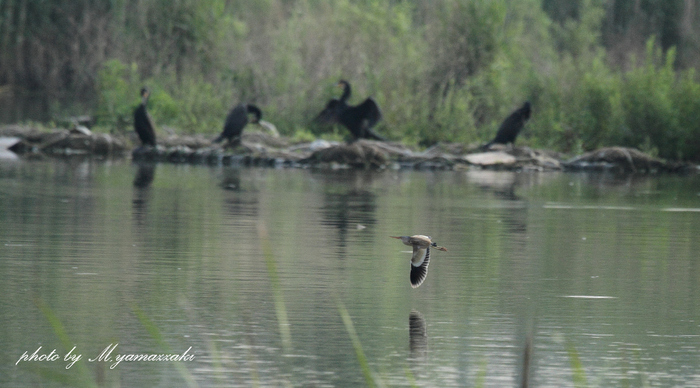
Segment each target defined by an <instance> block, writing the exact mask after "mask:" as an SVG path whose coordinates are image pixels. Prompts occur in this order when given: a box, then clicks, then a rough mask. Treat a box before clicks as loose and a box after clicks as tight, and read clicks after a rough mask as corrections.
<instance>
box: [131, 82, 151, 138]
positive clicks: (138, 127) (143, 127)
mask: <svg viewBox="0 0 700 388" xmlns="http://www.w3.org/2000/svg"><path fill="white" fill-rule="evenodd" d="M150 95H151V92H150V91H149V90H148V89H147V88H143V89H141V104H140V105H139V106H138V107H137V108H136V110H135V111H134V130H135V131H136V134H137V135H139V139H141V143H143V145H150V146H151V147H155V146H156V132H155V128H156V126H155V125H154V124H153V119H152V118H151V115H150V114H148V111H147V110H146V104H148V96H150Z"/></svg>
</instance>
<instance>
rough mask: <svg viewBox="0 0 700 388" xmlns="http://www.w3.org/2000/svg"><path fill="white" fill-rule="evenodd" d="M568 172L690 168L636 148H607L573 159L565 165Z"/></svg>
mask: <svg viewBox="0 0 700 388" xmlns="http://www.w3.org/2000/svg"><path fill="white" fill-rule="evenodd" d="M563 165H564V167H565V168H566V169H568V170H591V171H608V170H615V171H619V172H650V173H654V172H660V171H669V172H672V171H681V170H684V169H686V168H688V167H689V165H688V164H685V163H669V162H666V161H664V160H662V159H659V158H655V157H653V156H651V155H648V154H645V153H643V152H642V151H639V150H637V149H634V148H626V147H605V148H601V149H598V150H595V151H591V152H587V153H585V154H583V155H580V156H577V157H575V158H572V159H570V160H568V161H566V162H564V163H563Z"/></svg>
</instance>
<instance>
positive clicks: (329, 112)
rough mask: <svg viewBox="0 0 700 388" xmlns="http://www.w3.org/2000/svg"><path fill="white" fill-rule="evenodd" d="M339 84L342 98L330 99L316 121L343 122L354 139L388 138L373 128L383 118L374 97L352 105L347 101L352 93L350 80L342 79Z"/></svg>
mask: <svg viewBox="0 0 700 388" xmlns="http://www.w3.org/2000/svg"><path fill="white" fill-rule="evenodd" d="M338 86H339V87H342V88H343V94H342V95H341V96H340V99H337V98H333V99H331V100H330V101H328V104H326V107H325V109H323V111H321V113H319V115H318V116H317V117H316V121H318V122H322V123H340V124H342V125H343V126H345V128H347V129H348V130H349V131H350V133H351V134H352V136H353V140H357V139H372V140H386V139H385V138H384V137H382V136H379V135H378V134H376V133H375V132H374V131H373V130H372V127H374V126H375V125H376V124H377V123H378V122H379V120H381V119H382V112H381V111H380V110H379V105H377V103H376V102H375V101H374V99H373V98H372V97H367V99H365V100H364V101H363V102H362V103H361V104H360V105H356V106H350V105H348V103H347V100H348V98H350V94H351V93H352V91H351V90H352V89H351V88H350V83H348V81H340V82H338Z"/></svg>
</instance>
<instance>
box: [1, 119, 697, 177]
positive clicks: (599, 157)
mask: <svg viewBox="0 0 700 388" xmlns="http://www.w3.org/2000/svg"><path fill="white" fill-rule="evenodd" d="M0 137H4V138H10V137H12V138H16V139H17V141H16V142H15V143H14V144H12V145H11V146H10V147H9V150H11V151H12V152H14V153H15V154H17V155H20V156H23V157H42V156H48V157H67V156H70V157H76V156H78V157H97V158H129V157H130V158H132V159H133V160H135V161H150V162H167V163H193V164H209V165H242V166H277V167H300V168H305V167H314V168H363V169H366V168H375V169H380V168H394V169H400V168H411V169H446V170H452V169H472V168H481V169H495V170H537V171H558V170H566V171H614V172H623V173H657V172H681V171H684V172H685V171H698V168H697V166H695V165H690V164H686V163H677V162H667V161H664V160H661V159H658V158H654V157H652V156H650V155H647V154H644V153H642V152H641V151H639V150H636V149H632V148H623V147H609V148H603V149H599V150H596V151H592V152H588V153H586V154H583V155H580V156H576V157H574V158H567V157H566V156H564V155H561V154H559V153H556V152H552V151H547V150H535V149H531V148H528V147H510V146H507V147H506V146H495V147H493V148H492V149H490V150H489V151H488V152H481V151H480V150H479V149H478V147H476V146H467V145H464V144H457V143H439V144H437V145H435V146H433V147H430V148H428V149H426V150H421V151H419V150H415V149H413V148H411V147H407V146H405V145H403V144H400V143H395V142H379V141H372V140H359V141H355V142H352V143H345V142H333V141H326V140H315V141H313V142H310V143H293V142H291V141H290V140H289V139H286V138H284V137H275V136H272V135H270V134H268V133H264V132H256V131H247V132H245V133H244V134H243V137H242V139H241V142H240V144H239V145H237V146H235V147H229V146H227V145H220V144H213V143H212V141H211V138H208V137H205V136H202V135H196V136H175V135H172V136H164V137H161V138H160V139H159V144H158V146H157V147H143V146H140V147H135V146H134V145H133V144H134V142H133V139H129V138H125V137H124V136H114V135H110V134H95V133H92V132H90V131H89V130H87V128H84V127H83V128H80V127H78V126H76V127H74V128H73V129H71V130H66V129H59V130H54V131H50V132H46V131H40V130H38V129H35V128H31V127H21V126H6V127H2V128H0Z"/></svg>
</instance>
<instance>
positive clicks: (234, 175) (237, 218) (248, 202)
mask: <svg viewBox="0 0 700 388" xmlns="http://www.w3.org/2000/svg"><path fill="white" fill-rule="evenodd" d="M221 173H222V178H221V184H220V186H221V188H222V189H224V190H225V191H226V193H225V194H224V195H223V199H224V203H223V206H224V208H223V210H224V214H226V215H227V216H228V218H229V220H230V222H231V223H232V224H235V225H239V226H243V225H248V226H249V225H256V220H257V219H258V217H259V206H260V204H259V195H260V193H259V191H258V190H257V189H256V188H255V185H253V184H251V182H250V181H249V180H247V179H245V176H244V177H243V178H242V177H241V173H242V171H241V169H240V168H238V167H224V168H223V169H222V170H221ZM254 229H255V228H252V229H251V230H254Z"/></svg>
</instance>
